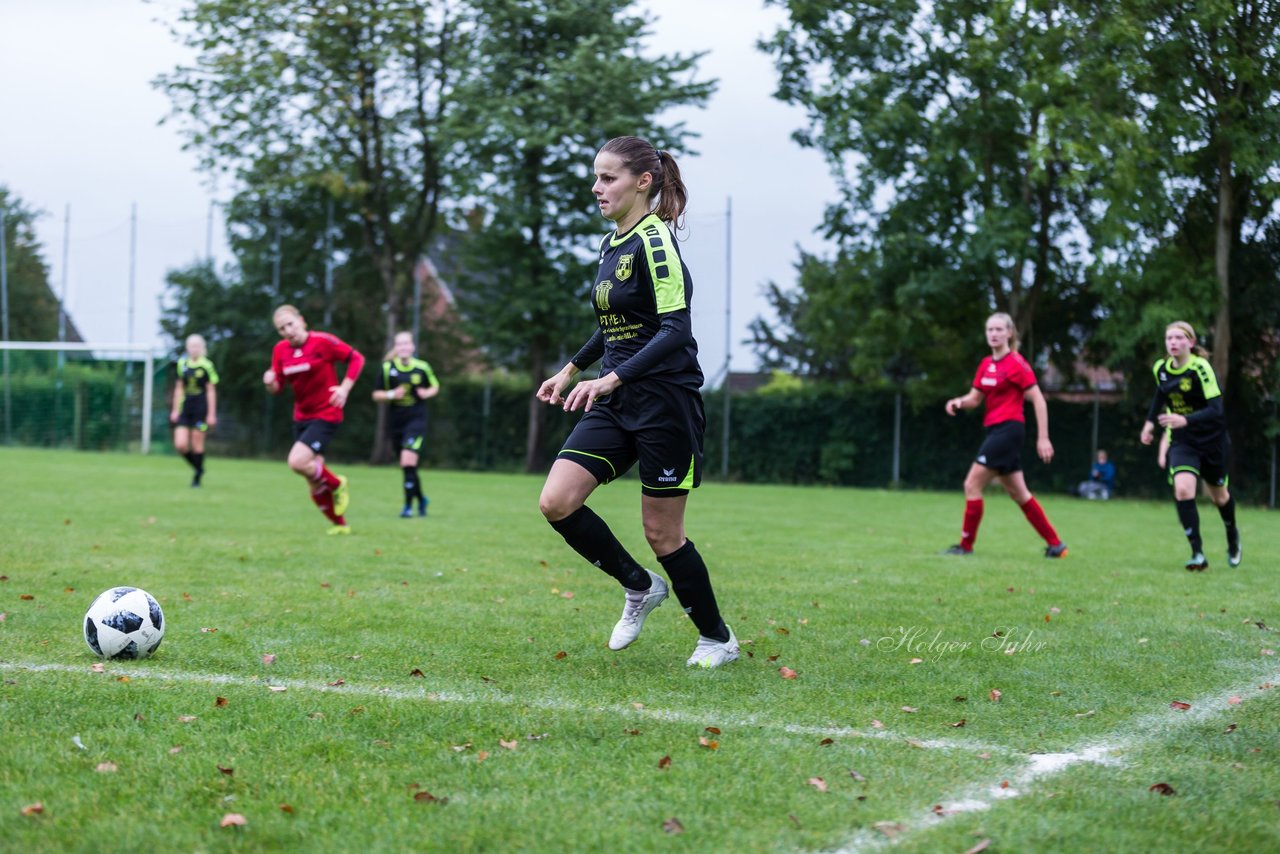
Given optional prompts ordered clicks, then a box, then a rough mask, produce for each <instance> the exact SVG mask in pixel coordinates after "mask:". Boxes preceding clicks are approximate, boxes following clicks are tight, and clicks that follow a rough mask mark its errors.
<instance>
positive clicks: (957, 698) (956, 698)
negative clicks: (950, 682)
mask: <svg viewBox="0 0 1280 854" xmlns="http://www.w3.org/2000/svg"><path fill="white" fill-rule="evenodd" d="M951 699H952V700H953V701H954V702H956V703H967V702H969V698H968V697H962V696H960V695H959V694H957V695H956V696H954V697H952V698H951Z"/></svg>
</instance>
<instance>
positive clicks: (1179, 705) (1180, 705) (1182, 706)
mask: <svg viewBox="0 0 1280 854" xmlns="http://www.w3.org/2000/svg"><path fill="white" fill-rule="evenodd" d="M1169 708H1171V709H1176V710H1177V711H1179V712H1185V711H1186V710H1187V709H1189V708H1191V704H1190V703H1184V702H1182V701H1181V700H1174V701H1173V702H1172V703H1170V704H1169Z"/></svg>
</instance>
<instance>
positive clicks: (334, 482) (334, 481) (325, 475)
mask: <svg viewBox="0 0 1280 854" xmlns="http://www.w3.org/2000/svg"><path fill="white" fill-rule="evenodd" d="M311 482H312V483H323V484H324V485H325V486H327V487H329V488H330V489H337V488H338V486H339V485H340V481H339V480H338V476H337V475H336V474H334V473H333V472H331V471H329V468H328V466H326V465H325V464H324V463H321V462H319V461H317V462H316V471H315V473H314V474H312V476H311Z"/></svg>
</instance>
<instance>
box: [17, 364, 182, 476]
mask: <svg viewBox="0 0 1280 854" xmlns="http://www.w3.org/2000/svg"><path fill="white" fill-rule="evenodd" d="M10 350H43V351H45V352H54V353H57V352H63V353H93V354H95V355H97V356H98V357H99V358H104V359H105V358H107V357H108V356H110V357H111V358H114V359H116V360H117V361H121V362H141V363H142V365H143V369H142V442H141V452H142V453H144V454H147V453H150V452H151V410H152V402H153V401H152V398H153V395H154V392H155V389H154V388H153V386H154V384H155V381H154V380H153V379H152V371H153V369H154V368H155V362H156V360H157V359H161V358H165V357H164V354H163V352H161V351H160V350H158V349H157V348H155V347H152V346H149V345H146V344H84V343H79V342H76V343H72V342H70V341H0V352H2V353H3V354H4V369H3V373H4V411H5V417H6V418H7V417H9V413H11V412H12V411H13V408H12V403H11V402H10V399H9V351H10Z"/></svg>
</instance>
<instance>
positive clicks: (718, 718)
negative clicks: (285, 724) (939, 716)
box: [0, 661, 1017, 755]
mask: <svg viewBox="0 0 1280 854" xmlns="http://www.w3.org/2000/svg"><path fill="white" fill-rule="evenodd" d="M105 666H106V670H104V671H103V673H101V674H98V673H95V672H94V671H92V670H91V669H90V668H89V667H88V666H81V665H72V664H47V663H42V664H34V663H23V662H6V661H0V671H17V672H23V671H26V672H34V673H78V674H82V675H101V676H112V675H115V676H128V677H129V678H130V679H155V680H157V681H169V682H188V683H192V684H196V685H235V686H238V687H245V688H255V687H256V688H270V687H273V686H274V687H276V688H288V689H290V690H296V691H314V692H317V693H322V694H351V695H354V696H359V697H385V698H387V699H391V700H427V701H431V702H437V703H460V704H463V705H484V704H493V705H528V706H531V707H533V708H538V709H545V710H547V711H553V712H570V713H575V712H576V713H592V714H596V713H603V714H622V715H630V716H633V717H643V718H650V719H652V720H656V721H664V722H667V723H688V724H697V725H698V726H705V725H707V724H708V723H714V724H716V725H717V726H722V727H723V726H730V727H736V728H739V729H749V728H752V727H758V728H764V729H775V730H781V731H782V732H785V733H788V734H790V735H812V736H821V737H824V738H863V739H873V740H881V741H892V742H898V743H901V744H910V745H914V746H916V747H921V748H926V749H933V750H971V751H974V752H983V751H986V752H988V753H1001V754H1006V755H1017V753H1016V751H1014V750H1012V749H1011V748H1009V747H1008V746H1007V745H1000V744H983V743H981V742H969V741H958V740H956V739H947V738H911V737H909V736H906V735H902V734H900V733H894V732H892V731H890V730H883V729H877V730H860V729H855V728H854V727H842V726H829V727H824V726H808V725H803V724H789V723H779V722H777V721H770V720H766V719H761V718H759V717H757V716H755V715H745V716H744V715H731V716H726V715H724V714H722V713H720V712H708V713H702V712H689V711H684V710H681V709H660V708H649V707H648V706H645V707H644V708H640V709H637V708H635V707H634V706H631V705H626V706H612V707H608V706H599V707H590V706H583V705H579V704H577V703H566V702H562V701H559V700H553V699H547V698H529V697H518V696H513V695H509V694H499V693H492V694H476V693H462V692H455V691H431V690H428V689H425V688H423V689H404V688H378V687H373V686H368V685H354V684H351V683H344V684H342V685H336V686H335V685H327V684H317V683H315V682H306V681H303V680H301V679H271V678H267V677H264V678H255V677H244V676H232V675H229V674H226V673H187V672H174V671H159V670H150V669H144V668H138V667H129V666H120V665H117V664H112V663H107V664H106V665H105Z"/></svg>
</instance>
